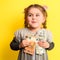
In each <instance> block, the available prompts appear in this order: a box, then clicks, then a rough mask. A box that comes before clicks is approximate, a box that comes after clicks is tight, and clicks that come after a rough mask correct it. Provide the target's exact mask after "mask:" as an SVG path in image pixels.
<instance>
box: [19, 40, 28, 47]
mask: <svg viewBox="0 0 60 60" xmlns="http://www.w3.org/2000/svg"><path fill="white" fill-rule="evenodd" d="M26 46H29V41H28V40H23V41H22V42H21V43H20V47H26Z"/></svg>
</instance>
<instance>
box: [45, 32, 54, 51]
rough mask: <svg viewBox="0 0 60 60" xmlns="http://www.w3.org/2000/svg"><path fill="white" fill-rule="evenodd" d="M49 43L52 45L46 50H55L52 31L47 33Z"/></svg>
mask: <svg viewBox="0 0 60 60" xmlns="http://www.w3.org/2000/svg"><path fill="white" fill-rule="evenodd" d="M47 41H48V43H49V44H50V47H49V48H46V50H51V49H53V48H54V42H53V38H52V33H51V32H50V31H48V33H47Z"/></svg>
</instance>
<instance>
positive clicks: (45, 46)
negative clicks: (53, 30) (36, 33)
mask: <svg viewBox="0 0 60 60" xmlns="http://www.w3.org/2000/svg"><path fill="white" fill-rule="evenodd" d="M38 45H39V46H40V47H43V48H49V46H50V44H49V43H48V42H47V41H39V42H38Z"/></svg>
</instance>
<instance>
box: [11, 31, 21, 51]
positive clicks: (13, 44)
mask: <svg viewBox="0 0 60 60" xmlns="http://www.w3.org/2000/svg"><path fill="white" fill-rule="evenodd" d="M14 35H15V36H14V38H13V40H12V41H11V43H10V48H11V49H12V50H21V48H19V44H20V42H21V33H20V31H16V32H15V34H14Z"/></svg>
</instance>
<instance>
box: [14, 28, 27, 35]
mask: <svg viewBox="0 0 60 60" xmlns="http://www.w3.org/2000/svg"><path fill="white" fill-rule="evenodd" d="M26 31H27V28H21V29H18V30H16V31H15V34H18V33H19V34H20V33H24V32H26Z"/></svg>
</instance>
